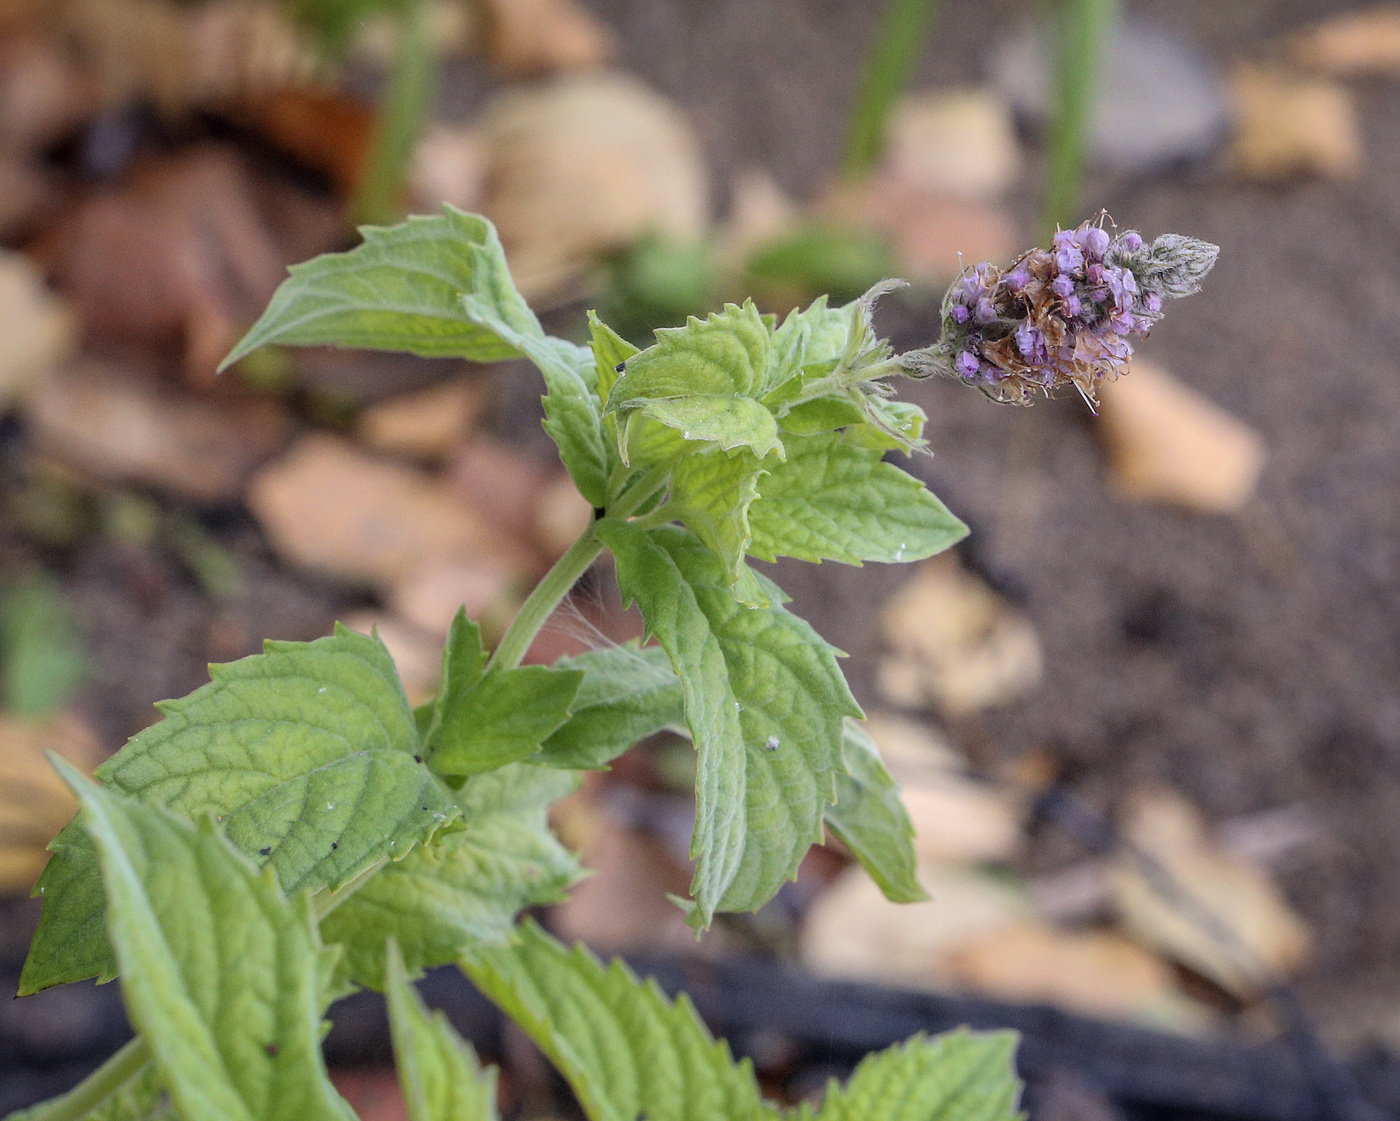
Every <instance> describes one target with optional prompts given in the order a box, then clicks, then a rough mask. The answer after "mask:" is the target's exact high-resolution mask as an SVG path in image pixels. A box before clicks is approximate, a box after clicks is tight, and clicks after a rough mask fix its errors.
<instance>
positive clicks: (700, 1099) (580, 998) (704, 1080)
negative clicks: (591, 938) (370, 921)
mask: <svg viewBox="0 0 1400 1121" xmlns="http://www.w3.org/2000/svg"><path fill="white" fill-rule="evenodd" d="M462 968H463V969H464V970H465V971H466V973H467V974H468V976H470V977H471V979H472V981H474V982H475V983H476V985H477V987H478V988H480V989H481V991H482V992H484V993H485V994H486V995H487V996H488V997H490V998H491V999H492V1000H493V1001H495V1002H496V1003H497V1004H498V1005H500V1007H501V1009H502V1010H503V1011H504V1012H505V1013H506V1014H507V1015H508V1016H510V1017H511V1019H513V1020H514V1021H515V1022H516V1023H518V1024H519V1025H520V1026H521V1027H522V1028H523V1029H524V1030H525V1032H526V1034H528V1035H529V1036H530V1038H531V1039H532V1040H534V1041H535V1044H536V1045H537V1046H538V1047H539V1048H540V1050H542V1051H543V1052H544V1053H545V1054H546V1055H548V1056H549V1058H550V1060H551V1061H552V1062H553V1063H554V1065H555V1066H557V1067H558V1068H559V1070H560V1072H561V1073H562V1074H563V1075H564V1077H565V1078H566V1079H567V1080H568V1082H569V1085H570V1086H571V1087H572V1088H573V1091H574V1093H575V1095H576V1096H577V1097H578V1100H579V1103H580V1104H581V1105H582V1106H583V1110H584V1113H585V1114H586V1115H587V1116H588V1117H589V1119H590V1121H637V1119H638V1118H642V1117H645V1118H647V1121H759V1119H760V1118H762V1117H764V1116H766V1115H767V1114H766V1112H765V1110H764V1107H763V1104H762V1102H761V1099H760V1097H759V1091H758V1084H757V1082H756V1081H755V1079H754V1076H753V1070H752V1068H751V1067H750V1065H749V1063H748V1060H744V1061H743V1062H742V1063H738V1064H736V1063H735V1062H734V1060H733V1058H732V1057H731V1056H730V1053H729V1047H728V1045H726V1044H725V1043H723V1042H718V1043H717V1042H716V1041H715V1040H714V1039H713V1038H712V1037H711V1035H710V1033H709V1032H708V1031H706V1029H705V1026H704V1024H702V1023H701V1022H700V1019H699V1017H698V1016H696V1014H695V1009H694V1008H693V1007H692V1006H691V1004H690V1001H689V1000H688V999H687V998H686V997H684V996H682V997H681V998H680V999H679V1000H675V1001H672V1000H669V999H668V998H667V997H666V996H664V995H663V994H662V993H661V992H660V990H658V989H657V987H656V983H655V982H654V981H649V982H647V983H645V984H643V983H642V982H640V981H638V980H637V978H636V977H635V976H634V975H633V974H632V973H631V972H630V971H629V970H628V969H627V967H626V966H624V965H623V964H622V963H621V962H614V963H613V964H612V965H611V966H610V967H605V966H604V965H603V964H602V963H601V962H599V961H598V959H597V958H595V957H594V956H593V955H592V954H590V953H589V952H588V951H587V950H586V949H584V948H583V947H582V946H579V947H576V948H575V949H573V950H569V949H566V948H565V947H564V946H561V945H560V944H559V943H558V942H556V941H555V940H554V939H553V938H551V937H550V936H549V935H547V934H545V933H544V932H543V931H542V930H540V929H539V927H537V926H535V925H534V924H533V923H526V924H524V925H523V926H522V927H521V928H520V935H519V937H518V939H517V940H516V941H515V943H514V944H512V945H509V946H505V947H502V948H499V949H494V948H492V949H476V950H473V951H471V952H469V953H468V954H466V955H465V956H464V959H463V962H462Z"/></svg>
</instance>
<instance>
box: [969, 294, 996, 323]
mask: <svg viewBox="0 0 1400 1121" xmlns="http://www.w3.org/2000/svg"><path fill="white" fill-rule="evenodd" d="M972 318H973V319H975V320H977V322H978V323H981V324H982V325H983V326H985V325H986V324H988V323H995V322H996V319H997V308H996V304H994V303H992V301H991V299H990V298H988V297H987V296H983V297H982V298H981V299H980V300H978V301H977V310H976V311H974V312H973V313H972Z"/></svg>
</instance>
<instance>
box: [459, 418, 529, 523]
mask: <svg viewBox="0 0 1400 1121" xmlns="http://www.w3.org/2000/svg"><path fill="white" fill-rule="evenodd" d="M447 475H448V478H449V480H450V481H451V483H452V485H453V487H454V489H455V490H456V491H457V493H458V494H459V495H460V496H461V497H462V498H463V499H464V500H465V501H467V502H469V503H471V505H472V506H474V507H475V508H476V509H478V510H480V511H481V512H482V514H483V515H485V518H486V520H487V521H488V522H489V523H490V524H491V525H493V526H497V527H500V528H504V529H506V530H507V531H509V532H510V533H513V534H515V535H516V536H517V537H519V538H520V539H521V540H528V539H529V538H531V537H532V536H533V534H534V529H535V514H536V510H537V509H538V507H539V502H540V498H541V496H542V494H543V493H544V488H545V472H544V469H543V468H542V467H541V466H540V465H539V463H538V462H537V461H535V460H534V459H531V458H530V457H529V456H527V455H522V454H521V453H520V452H519V451H517V450H516V449H515V448H514V447H512V446H511V445H509V444H506V443H502V442H501V441H499V440H493V439H491V438H489V437H486V436H480V435H478V436H475V437H473V438H472V439H470V440H468V441H467V442H466V443H465V444H463V445H462V447H461V448H460V449H459V450H458V452H457V454H456V455H454V456H453V457H452V462H451V463H450V464H449V465H448V471H447Z"/></svg>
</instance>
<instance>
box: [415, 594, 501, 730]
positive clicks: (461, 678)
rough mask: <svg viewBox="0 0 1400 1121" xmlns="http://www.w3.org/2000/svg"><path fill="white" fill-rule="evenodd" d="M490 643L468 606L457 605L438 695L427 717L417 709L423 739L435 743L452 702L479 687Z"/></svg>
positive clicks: (445, 651)
mask: <svg viewBox="0 0 1400 1121" xmlns="http://www.w3.org/2000/svg"><path fill="white" fill-rule="evenodd" d="M486 662H487V656H486V646H485V645H484V644H483V643H482V641H481V628H480V627H479V626H477V624H476V623H475V622H473V621H472V620H471V619H468V618H467V611H466V608H464V607H459V608H458V609H457V614H456V615H454V616H453V617H452V622H451V623H450V624H449V625H448V628H447V641H446V642H444V643H443V645H442V674H441V678H440V682H439V685H438V695H437V696H436V697H434V698H433V701H432V704H431V706H424V707H425V708H428V710H429V711H428V715H427V716H426V718H425V719H423V718H419V717H418V715H417V713H416V712H415V714H414V718H415V723H417V725H418V731H419V737H420V739H421V740H422V742H423V743H431V742H432V738H433V736H434V735H435V734H436V733H437V729H438V728H439V726H441V724H442V718H443V717H444V716H445V715H446V713H447V707H448V705H449V704H452V703H455V702H456V701H458V700H460V699H461V698H462V697H464V696H466V695H467V694H468V693H469V692H471V691H472V690H473V689H475V688H476V684H477V682H478V681H480V680H481V674H482V671H483V670H485V669H486Z"/></svg>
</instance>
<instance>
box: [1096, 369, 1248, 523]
mask: <svg viewBox="0 0 1400 1121" xmlns="http://www.w3.org/2000/svg"><path fill="white" fill-rule="evenodd" d="M1099 431H1100V433H1101V435H1102V438H1103V442H1104V446H1105V448H1106V450H1107V452H1108V457H1109V472H1110V477H1111V478H1112V481H1113V484H1114V485H1115V486H1116V487H1117V488H1118V489H1119V490H1120V491H1121V492H1122V493H1123V494H1125V495H1127V496H1128V497H1130V498H1134V499H1138V500H1141V501H1157V502H1171V503H1175V504H1177V505H1180V506H1185V507H1187V508H1189V509H1192V510H1199V511H1201V512H1203V513H1213V514H1227V513H1232V512H1234V511H1236V510H1239V509H1241V508H1242V507H1244V506H1245V505H1246V504H1247V503H1248V502H1249V501H1250V499H1252V498H1253V497H1254V494H1255V490H1256V488H1257V486H1258V483H1259V476H1260V474H1261V472H1262V471H1263V469H1264V461H1265V458H1266V456H1265V451H1264V442H1263V440H1262V439H1261V438H1260V437H1259V435H1258V433H1256V432H1255V431H1254V430H1253V429H1251V428H1250V427H1248V426H1247V425H1245V424H1244V423H1243V422H1241V421H1239V420H1236V419H1235V418H1234V417H1232V416H1231V415H1230V414H1229V413H1227V412H1225V410H1224V409H1222V408H1220V406H1218V405H1216V404H1214V403H1212V402H1211V401H1209V400H1207V399H1206V398H1205V397H1203V396H1201V395H1200V394H1199V393H1197V392H1196V391H1195V390H1193V389H1191V388H1190V387H1189V386H1187V385H1185V384H1184V383H1182V382H1180V381H1178V380H1177V379H1176V378H1174V377H1173V376H1172V375H1171V374H1169V373H1168V372H1167V371H1166V370H1163V369H1162V368H1161V367H1158V366H1154V365H1152V364H1150V363H1147V362H1142V361H1135V362H1134V363H1133V365H1132V370H1131V372H1130V373H1129V374H1128V376H1126V377H1123V378H1120V379H1118V380H1117V381H1115V382H1113V383H1112V384H1111V385H1107V386H1105V387H1104V388H1103V400H1102V403H1101V410H1100V425H1099Z"/></svg>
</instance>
